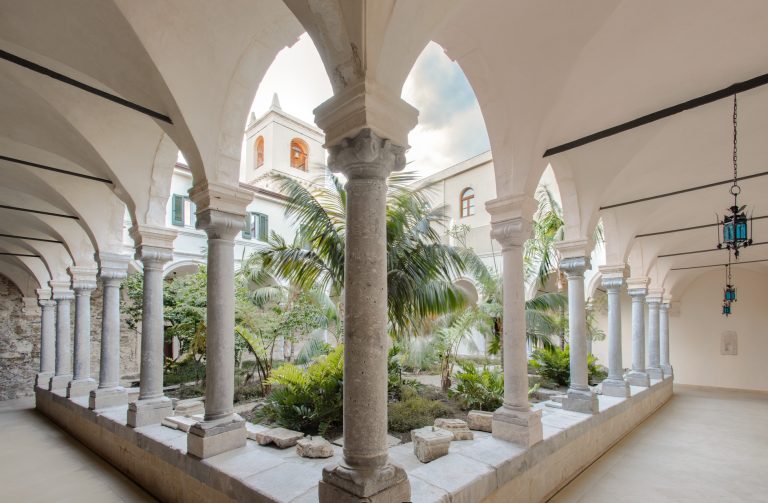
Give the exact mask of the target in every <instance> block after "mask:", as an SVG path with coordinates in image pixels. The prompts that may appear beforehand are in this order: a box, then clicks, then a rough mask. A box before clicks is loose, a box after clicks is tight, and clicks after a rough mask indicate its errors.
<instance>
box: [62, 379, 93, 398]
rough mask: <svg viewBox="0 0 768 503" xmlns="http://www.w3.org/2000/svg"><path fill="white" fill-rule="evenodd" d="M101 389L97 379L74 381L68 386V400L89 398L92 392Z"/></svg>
mask: <svg viewBox="0 0 768 503" xmlns="http://www.w3.org/2000/svg"><path fill="white" fill-rule="evenodd" d="M98 387H99V383H97V382H96V380H95V379H91V378H90V377H88V378H87V379H74V380H72V381H69V384H67V398H72V397H76V396H88V395H90V394H91V391H93V390H95V389H96V388H98Z"/></svg>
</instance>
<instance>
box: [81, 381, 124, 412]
mask: <svg viewBox="0 0 768 503" xmlns="http://www.w3.org/2000/svg"><path fill="white" fill-rule="evenodd" d="M127 403H128V391H127V390H126V389H125V388H123V387H122V386H114V387H111V388H96V389H95V390H92V391H91V392H90V393H89V394H88V408H89V409H92V410H98V409H107V408H109V407H117V406H118V405H125V404H127Z"/></svg>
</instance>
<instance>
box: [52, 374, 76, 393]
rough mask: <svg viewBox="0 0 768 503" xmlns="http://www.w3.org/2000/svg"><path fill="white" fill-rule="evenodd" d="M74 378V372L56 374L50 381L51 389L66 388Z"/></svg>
mask: <svg viewBox="0 0 768 503" xmlns="http://www.w3.org/2000/svg"><path fill="white" fill-rule="evenodd" d="M71 380H72V374H62V375H55V376H53V377H51V378H50V380H49V381H48V389H49V390H50V391H58V390H65V389H67V386H68V385H69V382H70V381H71Z"/></svg>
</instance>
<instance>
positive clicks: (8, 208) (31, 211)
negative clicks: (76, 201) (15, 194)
mask: <svg viewBox="0 0 768 503" xmlns="http://www.w3.org/2000/svg"><path fill="white" fill-rule="evenodd" d="M0 209H4V210H15V211H26V212H28V213H37V214H39V215H49V216H52V217H61V218H71V219H72V220H80V217H77V216H75V215H66V214H64V213H53V212H50V211H42V210H31V209H29V208H19V207H18V206H8V205H6V204H0Z"/></svg>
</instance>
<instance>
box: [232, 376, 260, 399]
mask: <svg viewBox="0 0 768 503" xmlns="http://www.w3.org/2000/svg"><path fill="white" fill-rule="evenodd" d="M261 395H262V393H261V383H260V382H258V381H254V380H248V379H247V377H246V376H237V375H236V376H235V396H234V399H235V403H242V402H250V401H253V400H256V399H257V398H259V397H261Z"/></svg>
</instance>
